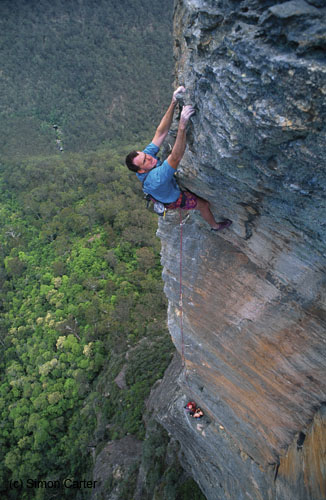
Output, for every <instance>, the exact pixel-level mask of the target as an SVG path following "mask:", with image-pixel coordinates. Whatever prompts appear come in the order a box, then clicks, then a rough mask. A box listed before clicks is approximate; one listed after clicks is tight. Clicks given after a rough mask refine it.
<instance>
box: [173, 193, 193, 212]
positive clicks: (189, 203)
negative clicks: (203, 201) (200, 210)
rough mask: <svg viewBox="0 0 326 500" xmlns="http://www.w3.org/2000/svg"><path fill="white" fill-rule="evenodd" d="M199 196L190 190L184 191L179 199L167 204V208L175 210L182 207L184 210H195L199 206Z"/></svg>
mask: <svg viewBox="0 0 326 500" xmlns="http://www.w3.org/2000/svg"><path fill="white" fill-rule="evenodd" d="M197 200H198V198H197V196H196V195H195V194H193V193H189V191H183V192H182V193H181V194H180V196H179V198H178V199H177V201H174V202H173V203H169V205H165V208H166V209H167V210H174V209H175V208H182V209H183V210H193V209H194V208H196V206H197Z"/></svg>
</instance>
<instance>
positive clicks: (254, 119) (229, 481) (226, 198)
mask: <svg viewBox="0 0 326 500" xmlns="http://www.w3.org/2000/svg"><path fill="white" fill-rule="evenodd" d="M325 15H326V7H325V5H324V3H322V2H319V1H311V2H305V1H303V0H294V1H289V2H275V1H274V2H258V1H255V0H247V1H242V2H239V1H223V0H221V1H209V0H207V1H206V0H183V1H181V0H180V1H177V2H176V9H175V26H174V33H175V59H176V80H177V81H176V85H179V84H184V85H185V86H186V88H187V93H186V96H185V97H184V100H183V101H184V104H188V103H193V104H194V105H195V107H196V115H194V117H193V118H192V119H191V124H190V126H189V130H188V148H187V151H186V154H185V156H184V159H183V161H182V165H181V167H180V168H179V174H178V175H179V181H180V183H181V185H183V186H184V187H185V188H187V189H189V190H191V191H193V192H195V193H197V194H198V195H199V196H202V197H203V198H205V199H207V200H209V201H210V203H211V206H212V210H213V212H214V215H215V217H216V219H217V220H220V219H221V218H223V217H228V218H230V219H232V220H233V225H232V227H231V229H230V230H228V231H225V232H223V233H218V234H213V233H211V232H210V230H209V227H208V226H207V224H206V223H205V222H204V221H203V220H202V219H201V218H200V217H199V215H198V213H196V212H191V213H190V215H189V217H188V218H187V219H186V220H185V222H184V224H183V226H182V231H183V251H182V256H183V262H182V270H183V272H182V288H183V311H181V309H180V303H179V265H180V261H179V259H180V226H179V215H178V214H177V213H172V212H171V213H169V214H168V216H167V217H166V219H165V220H164V221H161V220H160V222H159V231H158V234H159V236H160V238H161V240H162V263H163V266H164V272H163V277H164V280H165V291H166V294H167V296H168V299H169V312H168V316H169V328H170V332H171V335H172V339H173V341H174V343H175V345H176V347H177V350H178V351H179V353H180V354H182V355H184V358H185V368H184V369H183V370H181V374H180V375H179V376H178V384H175V385H174V386H170V387H169V389H167V392H168V394H169V403H166V402H163V401H162V409H161V410H160V411H158V415H157V418H158V419H159V420H160V422H161V423H162V425H164V426H165V427H166V428H167V429H168V430H169V432H171V434H172V435H173V437H174V438H176V439H178V440H179V441H180V443H181V446H182V448H183V450H184V464H185V466H186V467H188V470H191V473H192V475H193V477H194V478H195V479H196V480H197V481H198V483H199V485H200V486H201V488H202V490H203V492H204V493H205V495H206V496H207V498H208V499H214V500H215V499H217V498H218V499H221V500H224V499H227V498H228V499H229V498H232V499H242V498H252V499H260V500H261V499H264V500H265V499H278V500H283V499H284V500H285V499H287V500H322V499H324V498H326V485H325V466H326V465H325V455H324V453H325V451H324V450H325V446H326V443H325V432H322V430H325V412H324V411H322V408H323V404H324V403H325V401H326V368H325V354H326V335H325V326H326V304H325V298H326V276H325V264H326V248H325V237H326V220H325V214H326V196H325V192H326V174H325V159H326V146H325V144H326V141H325V138H326V137H325V136H326V134H325V130H326V129H325V108H326V56H325V32H326V30H325V26H326V22H325V19H326V18H325ZM184 217H185V215H184ZM182 312H183V325H184V342H182V338H181V331H180V316H181V314H182ZM163 383H165V381H164V382H163ZM187 398H189V399H194V400H195V401H196V402H197V403H198V404H200V406H201V407H202V408H203V409H204V410H205V420H204V421H203V423H200V425H201V426H202V428H197V427H196V425H197V424H196V423H195V422H193V421H191V420H189V417H187V416H186V415H185V414H184V411H183V406H184V404H185V402H186V399H187ZM198 425H199V424H198ZM317 435H319V436H320V439H319V440H318V439H315V438H314V436H317ZM300 436H301V437H302V436H305V437H306V436H307V437H306V438H305V439H304V442H303V444H302V446H300V447H299V448H298V447H297V444H296V443H297V442H298V440H299V442H300ZM308 437H309V438H308ZM297 448H298V449H297ZM309 456H310V457H311V456H314V457H315V459H314V460H310V461H309V459H308V458H307V457H309ZM308 463H310V465H309V466H308Z"/></svg>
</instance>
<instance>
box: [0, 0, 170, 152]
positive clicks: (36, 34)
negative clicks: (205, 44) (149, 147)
mask: <svg viewBox="0 0 326 500" xmlns="http://www.w3.org/2000/svg"><path fill="white" fill-rule="evenodd" d="M172 6H173V0H165V1H164V2H161V1H160V0H133V1H131V0H97V1H91V0H70V1H69V2H67V1H66V0H29V1H23V0H1V3H0V33H1V34H0V68H1V70H0V95H1V100H0V136H1V142H0V153H1V154H4V155H6V156H8V155H10V156H11V155H14V154H19V155H29V154H39V153H54V152H56V151H58V149H57V145H56V138H57V137H56V134H55V131H54V130H53V125H54V124H57V125H58V126H59V127H60V130H61V131H62V135H61V137H60V138H61V140H62V144H63V146H64V149H65V150H67V151H81V150H84V151H86V150H89V149H93V148H95V147H97V146H98V145H100V144H102V143H103V142H107V141H109V142H111V141H112V140H113V141H114V142H117V141H118V142H120V141H121V140H123V141H124V142H125V141H129V140H131V138H135V136H137V135H138V136H141V135H142V136H144V134H146V133H147V132H148V130H152V129H153V126H155V124H156V122H157V120H158V119H159V117H160V115H161V113H162V110H163V109H164V107H165V106H166V104H167V103H168V100H169V91H170V89H172V86H171V82H172V71H173V68H172V66H173V65H172V10H173V9H172ZM144 47H145V50H144Z"/></svg>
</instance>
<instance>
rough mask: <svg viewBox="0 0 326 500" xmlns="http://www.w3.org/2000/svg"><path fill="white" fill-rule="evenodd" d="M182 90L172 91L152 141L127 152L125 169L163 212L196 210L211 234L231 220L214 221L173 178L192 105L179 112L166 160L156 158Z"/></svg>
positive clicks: (205, 206)
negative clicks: (133, 175) (126, 168)
mask: <svg viewBox="0 0 326 500" xmlns="http://www.w3.org/2000/svg"><path fill="white" fill-rule="evenodd" d="M185 90H186V89H185V88H184V87H178V88H177V90H175V92H174V93H173V97H172V101H171V104H170V106H169V107H168V109H167V111H166V113H165V115H164V116H163V118H162V120H161V122H160V124H159V126H158V127H157V129H156V132H155V135H154V137H153V139H152V142H151V143H150V144H149V145H148V146H147V147H146V148H145V149H144V150H143V151H131V153H129V154H128V155H127V157H126V164H127V167H128V168H129V170H132V171H133V172H136V173H137V177H138V179H139V180H140V181H141V182H142V183H143V190H144V191H145V192H146V193H148V194H149V195H150V196H151V197H152V199H154V200H155V201H159V202H161V203H163V204H164V205H165V208H166V209H167V210H172V209H176V208H182V209H185V210H192V209H197V210H199V211H200V213H201V215H202V217H203V219H205V220H206V221H207V222H208V224H209V225H210V226H211V229H212V230H213V231H220V230H221V229H225V228H227V227H229V226H230V225H231V224H232V221H230V220H229V219H225V220H223V221H222V222H216V221H215V219H214V216H213V214H212V212H211V210H210V205H209V202H208V201H206V200H204V199H202V198H200V197H199V196H197V195H195V194H193V193H190V192H189V191H183V192H181V190H180V188H179V186H178V185H177V182H176V179H175V176H174V174H175V172H176V169H177V168H178V165H179V163H180V161H181V159H182V157H183V155H184V152H185V149H186V133H187V131H186V129H187V123H188V121H189V118H190V117H191V116H192V115H193V114H194V113H195V110H194V108H193V106H184V108H183V109H182V112H181V115H180V121H179V126H178V132H177V137H176V140H175V144H174V146H173V148H172V151H171V154H170V155H169V156H168V158H167V160H165V161H164V162H163V163H162V162H161V161H160V160H159V159H158V158H157V156H156V155H157V153H158V152H159V149H160V147H161V145H162V143H163V141H164V139H165V138H166V136H167V134H168V132H169V130H170V126H171V123H172V119H173V113H174V109H175V106H176V103H177V94H178V93H180V92H185Z"/></svg>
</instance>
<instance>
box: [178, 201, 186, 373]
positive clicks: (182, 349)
mask: <svg viewBox="0 0 326 500" xmlns="http://www.w3.org/2000/svg"><path fill="white" fill-rule="evenodd" d="M179 214H180V276H179V287H180V288H179V308H180V334H181V359H182V366H183V368H185V369H186V362H185V344H184V335H183V297H182V212H181V208H179ZM185 375H186V373H185Z"/></svg>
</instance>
